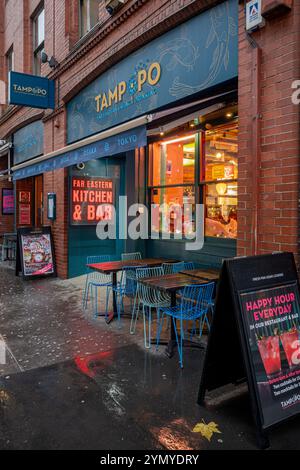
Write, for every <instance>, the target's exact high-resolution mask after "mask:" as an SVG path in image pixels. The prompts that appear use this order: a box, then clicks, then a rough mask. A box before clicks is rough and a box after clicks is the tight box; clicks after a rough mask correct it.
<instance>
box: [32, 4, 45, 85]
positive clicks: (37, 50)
mask: <svg viewBox="0 0 300 470" xmlns="http://www.w3.org/2000/svg"><path fill="white" fill-rule="evenodd" d="M42 13H44V34H43V37H44V39H43V40H42V42H40V43H38V42H37V41H38V39H37V37H38V35H39V30H38V19H39V17H40V15H41V14H42ZM32 46H33V74H34V75H38V76H40V75H41V68H40V67H38V65H37V64H38V63H39V60H38V56H39V54H41V53H42V51H43V50H44V48H45V5H44V3H42V4H41V5H39V7H38V9H37V10H36V12H35V14H34V16H33V17H32Z"/></svg>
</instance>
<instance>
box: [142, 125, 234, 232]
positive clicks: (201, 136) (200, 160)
mask: <svg viewBox="0 0 300 470" xmlns="http://www.w3.org/2000/svg"><path fill="white" fill-rule="evenodd" d="M233 122H236V123H237V126H238V118H236V119H233V120H231V121H228V124H230V123H233ZM225 124H226V122H224V125H225ZM215 127H218V125H216V126H215ZM193 132H194V133H195V169H194V182H193V183H182V184H173V185H153V184H151V185H150V184H149V177H150V175H151V183H152V182H153V177H152V174H153V173H152V172H153V144H154V143H156V142H161V141H163V139H161V138H160V139H159V138H158V139H157V140H155V141H153V142H151V144H150V145H148V152H147V160H148V164H147V175H146V177H147V181H146V183H147V198H148V202H149V203H150V204H149V205H151V204H152V192H153V190H154V189H158V190H162V189H168V188H176V187H178V188H184V187H192V188H194V194H195V204H203V205H204V207H205V208H206V186H208V185H213V184H217V183H220V182H222V183H237V185H238V176H237V178H232V179H226V180H225V179H222V180H218V179H215V180H206V179H205V156H206V149H205V142H206V140H205V132H206V131H205V130H204V129H198V130H196V131H193ZM237 197H238V196H237ZM205 226H206V225H205V221H204V233H205ZM150 232H151V230H150ZM162 234H163V232H162V231H161V230H160V231H159V235H160V236H161V235H162ZM169 235H170V240H172V239H174V238H175V237H174V234H173V233H170V234H169ZM204 237H205V239H210V240H222V241H224V240H230V241H236V238H226V237H214V236H210V235H205V236H204ZM183 240H186V238H185V237H184V235H183ZM176 241H178V240H176Z"/></svg>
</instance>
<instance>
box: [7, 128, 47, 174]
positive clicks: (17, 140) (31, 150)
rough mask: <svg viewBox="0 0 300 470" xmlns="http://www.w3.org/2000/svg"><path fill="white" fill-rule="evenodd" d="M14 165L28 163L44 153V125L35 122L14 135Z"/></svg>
mask: <svg viewBox="0 0 300 470" xmlns="http://www.w3.org/2000/svg"><path fill="white" fill-rule="evenodd" d="M13 142H14V165H18V164H19V163H23V162H26V161H27V160H30V159H31V158H34V157H38V156H39V155H43V153H44V125H43V123H42V121H35V122H32V123H31V124H28V126H25V127H22V129H20V130H18V131H17V132H15V133H14V135H13Z"/></svg>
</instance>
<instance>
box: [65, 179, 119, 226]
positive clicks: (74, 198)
mask: <svg viewBox="0 0 300 470" xmlns="http://www.w3.org/2000/svg"><path fill="white" fill-rule="evenodd" d="M70 199H71V208H70V211H71V213H70V220H71V225H96V224H97V223H98V222H100V221H101V220H107V221H110V220H112V218H113V205H114V203H115V194H114V182H113V179H111V178H98V177H90V178H89V177H82V178H81V177H75V176H73V177H72V179H71V198H70Z"/></svg>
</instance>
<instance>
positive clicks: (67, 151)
mask: <svg viewBox="0 0 300 470" xmlns="http://www.w3.org/2000/svg"><path fill="white" fill-rule="evenodd" d="M151 119H152V116H142V117H140V118H137V119H133V120H132V121H130V122H127V123H125V124H121V125H120V126H116V127H114V128H112V129H108V130H106V131H103V132H100V133H99V134H96V135H93V136H91V137H88V138H86V139H84V140H81V141H80V142H75V143H74V144H70V145H68V146H66V147H63V148H62V149H59V150H56V151H54V152H51V153H48V154H46V155H42V156H41V157H37V158H35V159H34V160H30V161H27V162H24V163H21V164H20V165H16V166H14V167H12V171H13V179H14V180H19V179H23V178H28V177H30V176H34V175H38V174H41V173H45V172H47V171H53V170H57V169H59V168H65V167H68V166H72V165H76V164H78V163H81V162H87V161H88V160H92V159H95V158H103V157H109V156H112V155H116V154H118V153H123V152H128V151H130V150H133V149H135V148H137V147H144V146H146V145H147V130H146V124H147V123H148V122H150V121H151Z"/></svg>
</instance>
